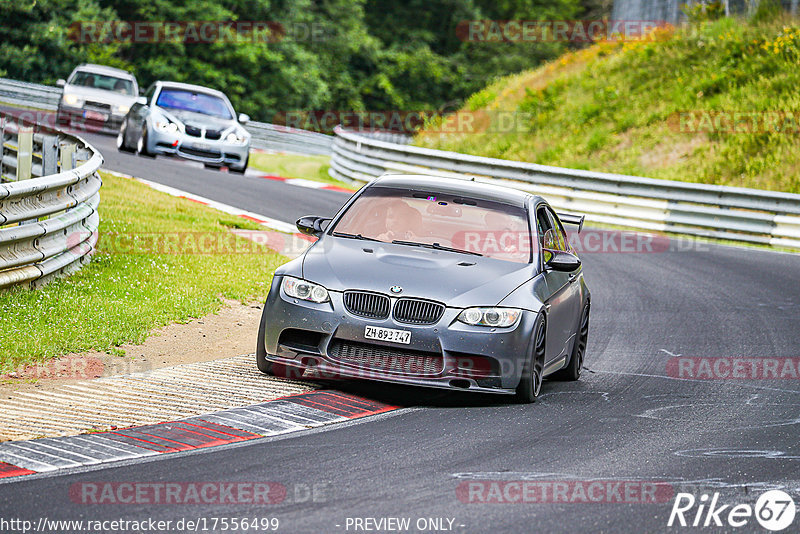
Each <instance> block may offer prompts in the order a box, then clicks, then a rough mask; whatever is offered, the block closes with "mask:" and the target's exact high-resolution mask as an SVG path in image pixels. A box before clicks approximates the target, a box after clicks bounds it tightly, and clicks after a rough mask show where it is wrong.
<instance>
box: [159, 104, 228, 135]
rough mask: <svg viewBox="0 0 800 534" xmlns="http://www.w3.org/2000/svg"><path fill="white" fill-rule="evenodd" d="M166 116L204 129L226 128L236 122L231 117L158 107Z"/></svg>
mask: <svg viewBox="0 0 800 534" xmlns="http://www.w3.org/2000/svg"><path fill="white" fill-rule="evenodd" d="M158 109H159V110H161V111H162V112H163V113H164V114H165V115H166V116H167V117H169V118H171V119H177V120H179V121H180V122H181V123H183V124H185V125H188V126H193V127H195V128H205V129H206V130H227V129H228V128H230V127H231V126H233V125H235V124H236V121H234V120H232V119H220V118H219V117H212V116H211V115H203V114H202V113H194V112H193V111H186V110H179V109H165V108H162V107H159V108H158Z"/></svg>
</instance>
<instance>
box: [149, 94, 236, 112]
mask: <svg viewBox="0 0 800 534" xmlns="http://www.w3.org/2000/svg"><path fill="white" fill-rule="evenodd" d="M156 105H158V106H159V107H162V108H167V109H175V110H180V111H192V112H194V113H202V114H203V115H210V116H212V117H218V118H220V119H226V120H230V119H232V118H233V116H232V115H231V111H230V109H229V108H228V104H227V103H226V102H225V101H224V100H223V99H221V98H219V97H218V96H214V95H210V94H208V93H199V92H197V91H188V90H186V89H162V90H161V93H160V94H159V95H158V100H157V101H156Z"/></svg>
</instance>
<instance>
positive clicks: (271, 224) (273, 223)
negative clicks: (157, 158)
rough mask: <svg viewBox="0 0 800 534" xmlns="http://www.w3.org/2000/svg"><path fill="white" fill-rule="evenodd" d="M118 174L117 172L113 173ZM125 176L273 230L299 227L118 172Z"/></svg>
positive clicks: (290, 230)
mask: <svg viewBox="0 0 800 534" xmlns="http://www.w3.org/2000/svg"><path fill="white" fill-rule="evenodd" d="M113 174H117V173H113ZM118 175H119V176H122V177H124V178H130V179H132V180H136V181H137V182H139V183H141V184H144V185H146V186H147V187H149V188H151V189H154V190H156V191H160V192H162V193H166V194H168V195H170V196H173V197H178V198H185V199H186V200H191V201H192V202H196V203H198V204H203V205H204V206H208V207H209V208H214V209H215V210H219V211H222V212H224V213H228V214H230V215H235V216H237V217H242V218H244V219H248V220H250V221H253V222H257V223H259V224H261V225H263V226H266V227H267V228H271V229H273V230H277V231H279V232H286V233H289V234H291V233H294V232H295V231H296V230H297V228H296V227H295V225H294V224H291V223H287V222H284V221H279V220H277V219H273V218H271V217H267V216H266V215H259V214H258V213H253V212H252V211H247V210H243V209H240V208H235V207H233V206H230V205H228V204H223V203H222V202H217V201H216V200H211V199H210V198H206V197H201V196H200V195H195V194H192V193H188V192H186V191H181V190H180V189H175V188H174V187H169V186H167V185H162V184H159V183H156V182H151V181H150V180H145V179H144V178H136V177H135V176H129V175H124V174H118Z"/></svg>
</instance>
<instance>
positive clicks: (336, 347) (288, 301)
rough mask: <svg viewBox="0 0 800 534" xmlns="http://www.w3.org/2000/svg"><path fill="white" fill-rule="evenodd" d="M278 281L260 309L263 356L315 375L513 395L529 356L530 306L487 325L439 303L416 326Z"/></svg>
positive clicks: (333, 295) (338, 297) (337, 297)
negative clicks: (364, 313)
mask: <svg viewBox="0 0 800 534" xmlns="http://www.w3.org/2000/svg"><path fill="white" fill-rule="evenodd" d="M280 282H281V279H280V278H279V277H275V279H274V281H273V286H272V288H271V290H270V295H269V297H268V298H267V301H266V304H265V309H264V314H265V321H266V322H265V337H264V340H263V342H264V347H265V349H266V358H267V360H269V361H271V362H274V363H279V364H282V365H287V366H290V367H296V368H300V369H313V370H314V373H313V374H314V375H316V377H319V378H334V379H335V378H348V379H349V378H360V379H368V380H377V381H383V382H394V383H400V384H409V385H416V386H427V387H436V388H445V389H452V390H459V391H474V392H484V393H500V394H513V393H514V392H515V388H516V387H517V385H518V384H519V381H520V377H521V375H522V369H523V367H524V365H525V362H526V360H527V358H528V356H529V354H530V342H531V337H532V333H531V332H532V330H533V326H534V324H535V321H536V315H537V314H536V313H535V312H530V311H523V314H522V317H521V318H520V320H519V322H518V323H517V324H516V326H513V327H509V328H496V329H492V328H486V327H479V326H469V325H466V324H463V323H460V322H458V321H456V317H457V316H458V314H459V313H460V312H461V309H457V308H447V309H446V310H445V312H444V314H443V316H442V318H441V319H440V320H439V321H438V322H437V323H436V324H432V325H421V326H418V325H411V324H405V323H400V322H396V321H395V320H394V319H393V318H392V317H389V318H388V319H384V320H374V319H365V318H362V317H359V316H356V315H353V314H351V313H350V312H348V311H347V310H346V309H345V306H344V302H343V294H342V293H340V292H334V291H331V292H330V297H331V302H327V303H324V304H315V303H311V302H306V301H302V300H297V299H293V298H292V297H289V296H287V295H286V294H285V293H283V291H282V290H281V288H280V286H281V283H280ZM390 298H391V297H390ZM368 325H370V326H380V327H385V328H392V329H398V330H407V331H410V332H411V343H410V344H408V345H403V344H398V343H389V342H383V341H376V340H372V339H367V338H366V337H365V329H366V327H367V326H368ZM343 354H346V355H347V356H346V357H343ZM353 354H358V355H359V357H358V358H354V357H352V355H353Z"/></svg>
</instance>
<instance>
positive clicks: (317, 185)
mask: <svg viewBox="0 0 800 534" xmlns="http://www.w3.org/2000/svg"><path fill="white" fill-rule="evenodd" d="M283 183H285V184H290V185H296V186H298V187H309V188H311V189H322V188H323V187H325V185H326V184H323V183H322V182H313V181H311V180H305V179H303V178H287V179H286V180H283Z"/></svg>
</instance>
